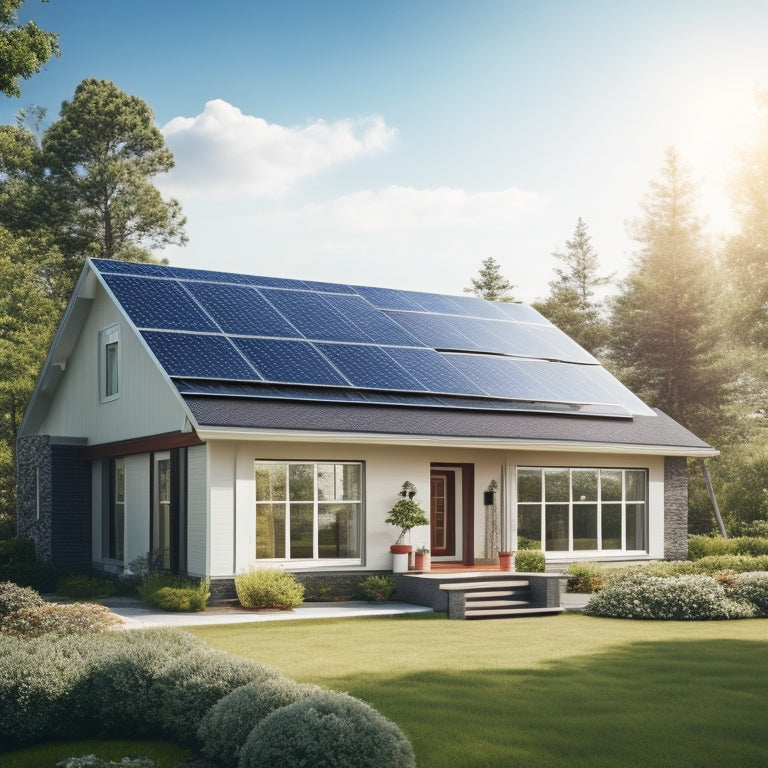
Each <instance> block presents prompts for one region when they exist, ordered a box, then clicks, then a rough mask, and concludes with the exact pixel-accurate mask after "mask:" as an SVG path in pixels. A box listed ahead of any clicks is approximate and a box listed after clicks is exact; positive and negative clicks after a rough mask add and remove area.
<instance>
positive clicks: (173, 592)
mask: <svg viewBox="0 0 768 768" xmlns="http://www.w3.org/2000/svg"><path fill="white" fill-rule="evenodd" d="M137 591H138V593H139V597H141V599H142V600H143V601H144V602H145V603H146V604H147V605H148V606H149V607H150V608H159V609H160V610H161V611H187V612H190V611H204V610H205V607H206V605H207V604H208V598H209V597H210V596H211V590H210V583H209V582H208V581H207V579H195V578H190V577H187V576H174V575H172V574H169V573H153V574H151V575H149V576H148V577H147V578H146V579H145V580H144V581H143V582H142V583H141V584H139V586H138V587H137Z"/></svg>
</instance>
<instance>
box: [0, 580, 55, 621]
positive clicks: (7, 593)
mask: <svg viewBox="0 0 768 768" xmlns="http://www.w3.org/2000/svg"><path fill="white" fill-rule="evenodd" d="M44 604H45V600H43V598H42V597H40V595H39V594H38V593H37V592H36V591H35V590H34V589H32V587H20V586H19V585H18V584H14V583H13V582H12V581H4V582H2V583H0V621H2V620H3V619H4V618H5V617H6V616H7V615H8V614H9V613H13V612H14V611H18V610H19V609H21V608H35V607H37V606H38V605H44Z"/></svg>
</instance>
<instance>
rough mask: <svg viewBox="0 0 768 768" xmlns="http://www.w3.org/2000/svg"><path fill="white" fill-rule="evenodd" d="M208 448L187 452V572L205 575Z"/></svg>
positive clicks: (193, 449)
mask: <svg viewBox="0 0 768 768" xmlns="http://www.w3.org/2000/svg"><path fill="white" fill-rule="evenodd" d="M208 546H209V535H208V446H206V445H195V446H192V447H191V448H188V449H187V571H188V572H189V573H190V575H193V576H207V575H208Z"/></svg>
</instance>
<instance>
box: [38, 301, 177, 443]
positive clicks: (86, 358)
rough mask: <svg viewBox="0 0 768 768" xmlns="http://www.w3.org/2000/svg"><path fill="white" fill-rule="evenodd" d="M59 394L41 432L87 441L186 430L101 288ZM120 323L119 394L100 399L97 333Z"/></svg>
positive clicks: (166, 387)
mask: <svg viewBox="0 0 768 768" xmlns="http://www.w3.org/2000/svg"><path fill="white" fill-rule="evenodd" d="M96 291H97V292H96V298H95V299H94V302H93V306H92V308H91V311H90V313H89V314H88V317H87V319H86V322H85V324H84V326H83V329H82V331H81V333H80V338H79V340H78V343H77V344H76V346H75V349H74V350H73V352H72V354H71V356H70V358H69V360H68V361H67V367H66V370H65V372H64V374H63V376H62V378H61V381H60V382H59V386H58V389H57V391H56V396H55V398H54V400H53V402H52V404H51V407H50V410H49V411H48V413H47V414H46V417H45V419H44V422H43V424H42V425H41V428H40V430H39V432H40V433H41V434H47V435H60V436H67V437H79V438H83V437H84V438H87V439H88V442H89V444H92V445H93V444H99V443H108V442H115V441H118V440H128V439H131V438H135V437H144V436H146V435H157V434H162V433H165V432H174V431H178V430H183V429H185V425H186V416H185V412H184V409H183V407H182V405H181V402H180V400H179V398H178V397H177V396H176V395H175V394H174V393H173V391H172V386H171V385H170V384H169V383H168V382H167V381H166V380H165V379H164V378H163V376H162V374H161V373H160V371H159V370H158V369H157V367H156V365H155V364H154V363H153V361H152V359H151V358H150V356H149V353H148V352H147V351H146V349H145V347H144V346H143V343H142V342H141V340H140V339H139V337H138V336H137V334H136V333H135V332H134V331H133V330H132V329H131V327H130V326H129V324H128V323H127V322H126V321H125V319H124V318H123V317H122V315H121V314H120V312H119V310H118V309H117V307H116V306H115V304H114V302H112V300H111V299H110V298H109V297H108V296H107V294H106V293H105V292H104V290H103V289H102V288H101V286H98V287H97V289H96ZM115 324H117V325H119V327H120V342H119V377H120V384H119V392H120V396H119V397H118V398H116V399H114V400H110V401H109V402H103V403H102V402H100V400H99V365H100V363H99V331H102V330H104V329H105V328H108V327H110V326H112V325H115Z"/></svg>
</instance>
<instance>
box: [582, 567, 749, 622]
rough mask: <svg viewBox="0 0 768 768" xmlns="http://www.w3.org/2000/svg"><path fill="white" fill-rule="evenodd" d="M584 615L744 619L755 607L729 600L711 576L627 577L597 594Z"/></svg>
mask: <svg viewBox="0 0 768 768" xmlns="http://www.w3.org/2000/svg"><path fill="white" fill-rule="evenodd" d="M584 613H587V614H589V615H591V616H610V617H612V618H620V619H677V620H703V619H743V618H749V617H752V616H754V615H755V607H754V606H753V605H751V604H750V603H747V602H745V601H743V600H734V599H731V598H729V597H728V596H727V595H726V593H725V590H724V589H723V587H722V586H721V585H720V584H718V583H717V581H716V580H715V579H714V578H712V577H711V576H705V575H686V576H677V577H672V578H660V577H658V576H635V577H626V578H624V579H622V580H619V581H614V582H611V583H609V584H607V585H606V586H605V588H604V589H602V590H601V591H600V592H597V593H596V594H595V595H594V596H593V597H592V598H591V599H590V601H589V602H588V603H587V605H586V607H585V608H584Z"/></svg>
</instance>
